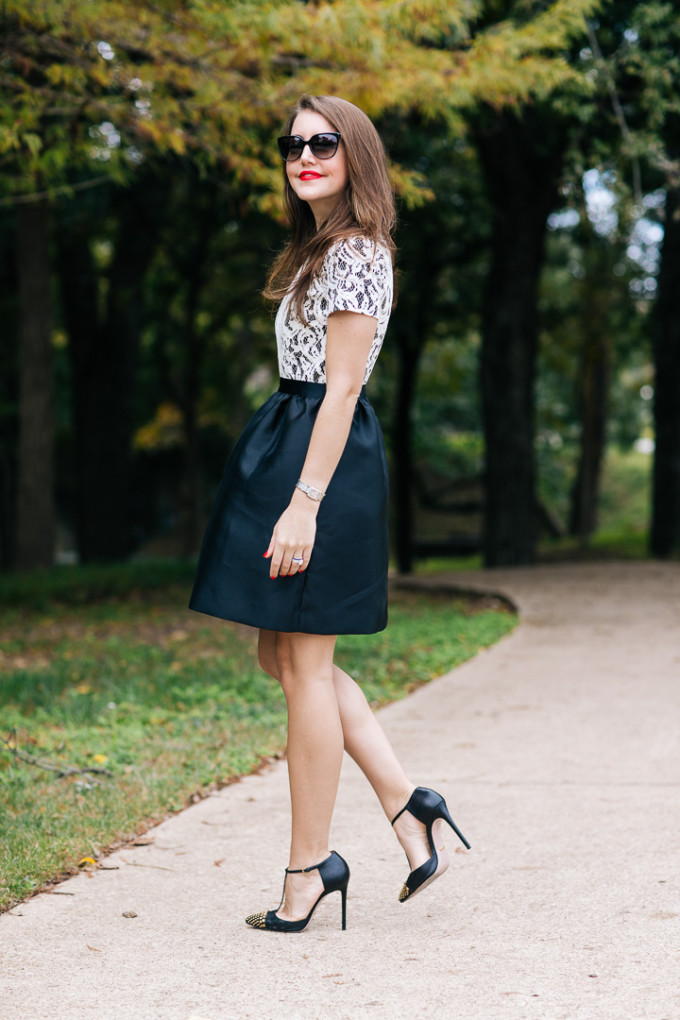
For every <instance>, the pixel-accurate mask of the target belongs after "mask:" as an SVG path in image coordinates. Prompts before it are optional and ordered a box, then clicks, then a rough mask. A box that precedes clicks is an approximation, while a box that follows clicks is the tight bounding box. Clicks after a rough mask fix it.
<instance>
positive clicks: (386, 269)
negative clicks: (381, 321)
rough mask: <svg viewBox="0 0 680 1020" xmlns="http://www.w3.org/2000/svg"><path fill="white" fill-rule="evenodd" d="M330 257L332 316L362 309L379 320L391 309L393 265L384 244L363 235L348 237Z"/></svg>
mask: <svg viewBox="0 0 680 1020" xmlns="http://www.w3.org/2000/svg"><path fill="white" fill-rule="evenodd" d="M327 257H328V263H329V264H328V277H327V280H328V292H327V300H328V306H327V310H328V315H331V314H332V313H333V312H359V313H360V314H361V315H372V316H374V317H375V318H376V319H377V318H380V316H381V314H384V313H385V311H386V310H387V311H389V306H390V305H391V276H392V264H391V260H390V257H389V255H388V253H387V252H386V250H385V249H384V248H383V247H382V246H381V245H377V246H376V245H375V244H374V243H373V242H372V241H370V240H369V239H368V238H366V237H361V236H357V237H350V238H345V239H344V240H342V241H340V242H339V243H338V244H337V245H335V246H334V247H333V248H332V249H331V251H330V252H329V254H328V256H327ZM386 304H387V309H386Z"/></svg>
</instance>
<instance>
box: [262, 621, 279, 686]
mask: <svg viewBox="0 0 680 1020" xmlns="http://www.w3.org/2000/svg"><path fill="white" fill-rule="evenodd" d="M257 659H258V662H259V664H260V668H261V669H263V670H264V671H265V673H267V674H268V675H269V676H270V677H272V679H273V680H279V681H280V679H281V672H280V670H279V667H278V663H277V661H276V635H275V634H274V633H273V632H272V631H264V630H261V631H260V638H259V641H258V643H257Z"/></svg>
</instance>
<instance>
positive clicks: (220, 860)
mask: <svg viewBox="0 0 680 1020" xmlns="http://www.w3.org/2000/svg"><path fill="white" fill-rule="evenodd" d="M226 859H227V858H226V857H220V859H219V861H215V867H216V868H219V866H220V864H224V862H225V861H226Z"/></svg>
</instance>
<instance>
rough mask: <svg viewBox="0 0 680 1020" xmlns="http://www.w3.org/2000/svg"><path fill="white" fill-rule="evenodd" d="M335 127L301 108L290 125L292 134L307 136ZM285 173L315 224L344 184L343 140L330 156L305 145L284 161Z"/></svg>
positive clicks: (326, 214)
mask: <svg viewBox="0 0 680 1020" xmlns="http://www.w3.org/2000/svg"><path fill="white" fill-rule="evenodd" d="M335 130H336V129H335V127H334V126H333V124H331V123H330V121H327V120H326V118H325V117H322V116H321V114H320V113H315V112H314V111H313V110H302V111H301V113H299V114H298V115H297V117H296V118H295V120H294V122H293V127H292V129H291V134H292V135H300V137H301V138H305V139H308V138H311V137H312V135H317V134H319V133H320V132H322V131H335ZM286 174H287V175H288V181H289V183H290V186H291V188H292V189H293V191H294V192H295V194H296V195H297V196H298V198H300V199H302V201H303V202H308V203H309V206H310V208H311V210H312V212H313V213H314V219H315V220H316V225H317V227H318V226H320V225H321V223H323V222H324V220H326V219H328V217H329V216H330V215H331V213H332V212H333V210H334V208H335V206H336V205H337V203H338V199H339V197H340V195H341V194H342V193H343V192H344V190H345V189H346V187H347V180H348V177H347V158H346V156H345V150H344V148H343V143H342V142H340V144H339V146H338V151H337V152H336V153H335V155H334V156H331V158H330V159H318V158H317V157H316V156H315V155H314V154H313V152H312V150H311V149H310V147H309V146H308V145H306V146H305V148H304V150H303V152H302V155H301V156H300V158H299V159H296V160H295V161H294V162H292V163H286Z"/></svg>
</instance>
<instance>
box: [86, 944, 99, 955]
mask: <svg viewBox="0 0 680 1020" xmlns="http://www.w3.org/2000/svg"><path fill="white" fill-rule="evenodd" d="M87 948H88V949H91V950H92V952H93V953H101V949H97V947H96V946H91V945H90V944H89V943H88V944H87Z"/></svg>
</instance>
